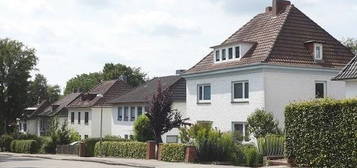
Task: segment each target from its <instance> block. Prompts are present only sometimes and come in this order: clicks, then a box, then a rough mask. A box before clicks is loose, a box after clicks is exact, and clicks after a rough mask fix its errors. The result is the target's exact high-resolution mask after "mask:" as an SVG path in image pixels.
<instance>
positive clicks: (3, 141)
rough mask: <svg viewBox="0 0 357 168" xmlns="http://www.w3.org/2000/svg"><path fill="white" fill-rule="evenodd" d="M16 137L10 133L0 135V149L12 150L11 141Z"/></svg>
mask: <svg viewBox="0 0 357 168" xmlns="http://www.w3.org/2000/svg"><path fill="white" fill-rule="evenodd" d="M13 140H14V138H13V137H12V136H10V135H1V136H0V151H10V145H11V141H13Z"/></svg>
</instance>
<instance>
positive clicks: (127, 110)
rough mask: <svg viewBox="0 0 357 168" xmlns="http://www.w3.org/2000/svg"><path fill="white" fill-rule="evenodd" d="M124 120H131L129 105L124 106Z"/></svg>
mask: <svg viewBox="0 0 357 168" xmlns="http://www.w3.org/2000/svg"><path fill="white" fill-rule="evenodd" d="M124 121H129V107H124Z"/></svg>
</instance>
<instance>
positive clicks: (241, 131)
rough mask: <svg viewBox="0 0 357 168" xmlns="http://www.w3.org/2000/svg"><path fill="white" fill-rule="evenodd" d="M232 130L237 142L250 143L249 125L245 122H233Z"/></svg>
mask: <svg viewBox="0 0 357 168" xmlns="http://www.w3.org/2000/svg"><path fill="white" fill-rule="evenodd" d="M232 130H233V133H234V139H235V140H237V141H249V131H248V125H247V124H246V123H244V122H233V124H232Z"/></svg>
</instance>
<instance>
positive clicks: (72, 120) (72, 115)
mask: <svg viewBox="0 0 357 168" xmlns="http://www.w3.org/2000/svg"><path fill="white" fill-rule="evenodd" d="M71 123H72V124H73V123H74V112H71Z"/></svg>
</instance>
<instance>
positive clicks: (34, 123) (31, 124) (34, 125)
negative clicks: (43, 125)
mask: <svg viewBox="0 0 357 168" xmlns="http://www.w3.org/2000/svg"><path fill="white" fill-rule="evenodd" d="M26 124H27V130H26V133H28V134H32V135H37V136H39V135H40V133H39V127H40V126H39V121H38V119H30V120H27V121H26Z"/></svg>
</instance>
